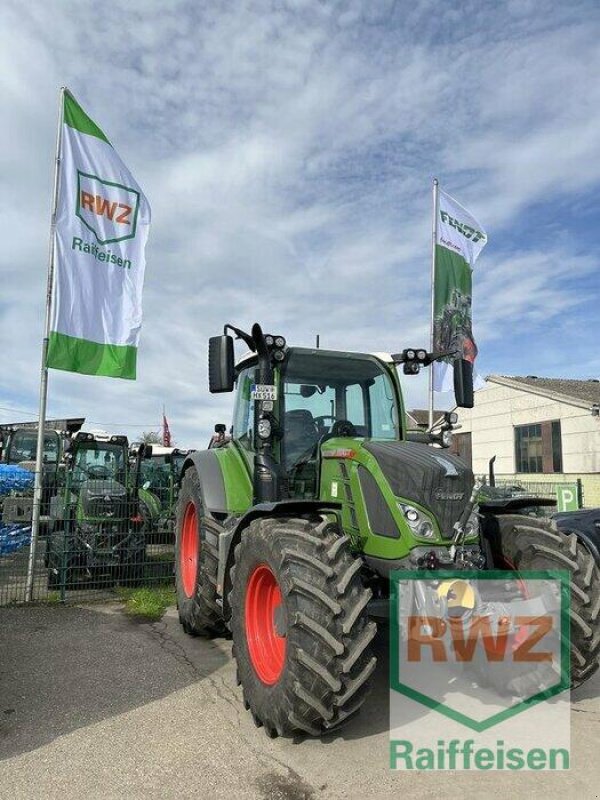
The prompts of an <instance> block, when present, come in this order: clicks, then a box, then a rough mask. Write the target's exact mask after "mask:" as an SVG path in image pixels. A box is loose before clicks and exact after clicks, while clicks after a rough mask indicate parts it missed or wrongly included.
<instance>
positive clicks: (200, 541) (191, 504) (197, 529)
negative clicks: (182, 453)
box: [175, 467, 225, 636]
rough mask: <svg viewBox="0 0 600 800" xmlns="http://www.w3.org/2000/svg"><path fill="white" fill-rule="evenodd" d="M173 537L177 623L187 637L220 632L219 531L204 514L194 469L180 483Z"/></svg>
mask: <svg viewBox="0 0 600 800" xmlns="http://www.w3.org/2000/svg"><path fill="white" fill-rule="evenodd" d="M175 537H176V538H175V586H176V591H177V608H178V609H179V621H180V623H181V624H182V626H183V629H184V631H185V632H186V633H188V634H189V635H190V636H216V635H218V634H220V633H223V632H224V630H225V625H224V623H223V615H222V612H221V609H220V607H219V605H218V603H217V573H218V567H219V549H218V532H217V531H216V530H215V529H214V526H211V523H210V520H208V519H207V517H206V515H205V512H204V507H203V504H202V492H201V489H200V477H199V475H198V472H197V471H196V470H195V469H194V468H193V467H191V468H190V469H188V470H187V472H186V473H185V476H184V478H183V481H182V483H181V491H180V493H179V499H178V503H177V519H176V522H175Z"/></svg>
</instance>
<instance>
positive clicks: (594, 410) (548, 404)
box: [452, 375, 600, 506]
mask: <svg viewBox="0 0 600 800" xmlns="http://www.w3.org/2000/svg"><path fill="white" fill-rule="evenodd" d="M456 410H457V412H458V415H459V424H460V425H461V426H462V427H461V428H460V430H459V431H457V433H456V434H455V437H454V442H453V448H452V449H453V450H454V452H456V453H457V454H458V455H460V456H461V457H462V458H464V459H465V461H467V462H468V463H470V464H471V465H472V467H473V471H474V472H475V474H476V475H485V474H487V472H488V464H489V460H490V458H492V456H496V461H495V464H494V467H495V472H496V474H497V475H498V476H502V477H508V476H510V477H512V478H515V477H516V478H517V479H520V480H525V481H529V482H546V483H549V482H551V483H561V482H565V481H575V480H577V479H581V482H582V487H583V494H584V503H585V505H586V506H600V416H598V413H599V410H600V382H599V381H597V380H563V379H559V378H537V377H535V376H532V375H530V376H528V377H524V378H521V377H506V376H504V375H490V376H489V377H488V378H487V379H486V386H485V388H483V389H480V390H479V391H477V392H476V393H475V407H474V408H472V409H465V408H460V409H456Z"/></svg>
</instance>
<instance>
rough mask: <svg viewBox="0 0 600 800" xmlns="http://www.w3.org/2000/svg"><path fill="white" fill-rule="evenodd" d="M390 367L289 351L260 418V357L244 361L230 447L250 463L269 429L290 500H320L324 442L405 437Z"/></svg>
mask: <svg viewBox="0 0 600 800" xmlns="http://www.w3.org/2000/svg"><path fill="white" fill-rule="evenodd" d="M393 369H394V367H393V363H392V360H391V357H390V356H374V355H369V354H361V353H338V352H334V351H327V350H312V349H306V348H289V349H288V350H287V353H286V359H285V361H284V362H283V363H280V364H279V365H278V366H277V367H276V369H275V370H274V376H273V380H274V384H273V386H274V390H273V396H274V397H275V399H274V400H272V401H268V400H267V401H266V403H267V408H266V409H263V412H262V416H261V417H260V419H258V420H257V419H256V416H255V407H256V395H257V389H256V386H257V370H258V359H257V358H251V359H249V360H244V361H242V362H241V363H240V364H239V366H238V369H237V376H236V390H237V391H236V400H235V408H234V416H233V432H232V433H233V441H234V442H235V443H237V446H238V447H240V448H241V449H242V450H243V451H244V452H245V453H246V456H247V458H248V460H249V462H250V461H251V456H253V454H254V452H255V451H256V450H257V449H258V448H260V445H261V442H262V441H264V439H265V433H266V432H268V431H269V426H270V428H271V432H272V435H273V451H274V454H275V457H276V460H277V462H278V464H279V465H280V468H281V471H282V473H283V480H284V481H285V482H287V492H288V494H289V496H290V497H302V498H305V497H317V495H318V492H319V486H318V473H319V462H320V455H321V450H322V449H323V448H324V447H326V443H327V442H329V441H332V440H337V439H339V438H340V437H342V438H355V439H378V440H383V441H399V440H401V439H402V438H403V435H404V430H403V429H402V422H401V421H402V420H403V419H404V414H403V411H402V404H401V398H400V395H399V393H398V391H397V387H396V381H395V379H394V374H393V371H392V370H393ZM259 391H260V390H259ZM271 403H272V408H271V410H269V408H270V404H271ZM259 414H260V412H259Z"/></svg>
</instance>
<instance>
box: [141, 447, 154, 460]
mask: <svg viewBox="0 0 600 800" xmlns="http://www.w3.org/2000/svg"><path fill="white" fill-rule="evenodd" d="M142 458H152V445H151V444H145V445H144V450H143V452H142Z"/></svg>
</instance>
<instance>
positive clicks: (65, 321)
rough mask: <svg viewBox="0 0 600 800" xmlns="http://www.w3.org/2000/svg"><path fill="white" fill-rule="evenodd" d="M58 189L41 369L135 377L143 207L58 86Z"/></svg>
mask: <svg viewBox="0 0 600 800" xmlns="http://www.w3.org/2000/svg"><path fill="white" fill-rule="evenodd" d="M58 186H59V194H58V204H57V214H56V225H55V270H54V291H53V297H54V299H53V308H52V323H51V330H50V336H49V344H48V359H47V366H48V367H53V368H54V369H64V370H69V371H71V372H80V373H83V374H85V375H106V376H109V377H113V378H129V379H135V376H136V357H137V347H138V342H139V338H140V330H141V326H142V287H143V283H144V268H145V256H144V248H145V245H146V241H147V239H148V230H149V226H150V206H149V204H148V201H147V199H146V198H145V196H144V194H143V192H142V190H141V189H140V187H139V186H138V184H137V183H136V181H135V179H134V178H133V176H132V175H131V173H130V172H129V170H128V169H127V167H126V166H125V164H124V163H123V162H122V160H121V159H120V157H119V155H118V153H117V152H116V151H115V149H114V148H113V146H112V145H111V144H110V142H109V141H108V139H107V138H106V136H105V135H104V133H103V132H102V131H101V130H100V128H99V127H98V126H97V125H96V123H95V122H93V120H91V119H90V118H89V117H88V116H87V114H86V113H85V112H84V111H83V109H82V108H81V107H80V106H79V105H78V103H77V102H76V101H75V99H74V98H73V96H72V95H71V94H70V93H69V92H66V91H65V93H64V108H63V125H62V131H61V146H60V174H59V182H58Z"/></svg>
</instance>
